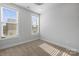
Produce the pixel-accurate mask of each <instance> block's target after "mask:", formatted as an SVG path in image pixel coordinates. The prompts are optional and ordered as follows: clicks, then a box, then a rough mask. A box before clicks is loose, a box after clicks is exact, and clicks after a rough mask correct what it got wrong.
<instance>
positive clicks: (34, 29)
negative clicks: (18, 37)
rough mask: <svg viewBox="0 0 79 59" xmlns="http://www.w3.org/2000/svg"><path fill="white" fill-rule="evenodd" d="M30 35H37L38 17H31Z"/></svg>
mask: <svg viewBox="0 0 79 59" xmlns="http://www.w3.org/2000/svg"><path fill="white" fill-rule="evenodd" d="M32 33H39V16H36V15H32Z"/></svg>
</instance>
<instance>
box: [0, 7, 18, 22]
mask: <svg viewBox="0 0 79 59" xmlns="http://www.w3.org/2000/svg"><path fill="white" fill-rule="evenodd" d="M2 21H3V22H15V21H16V11H15V10H13V9H8V8H3V20H2Z"/></svg>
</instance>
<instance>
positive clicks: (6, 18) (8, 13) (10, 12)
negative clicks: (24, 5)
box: [1, 7, 18, 38]
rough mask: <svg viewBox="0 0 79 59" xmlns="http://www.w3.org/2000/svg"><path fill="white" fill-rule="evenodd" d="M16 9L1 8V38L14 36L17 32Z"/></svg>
mask: <svg viewBox="0 0 79 59" xmlns="http://www.w3.org/2000/svg"><path fill="white" fill-rule="evenodd" d="M17 20H18V19H17V11H16V10H14V9H10V8H5V7H2V8H1V38H7V37H12V36H16V35H17V32H18V28H17V27H18V26H17V25H18V21H17Z"/></svg>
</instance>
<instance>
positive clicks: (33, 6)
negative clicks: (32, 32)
mask: <svg viewBox="0 0 79 59" xmlns="http://www.w3.org/2000/svg"><path fill="white" fill-rule="evenodd" d="M16 5H19V6H21V7H24V8H26V9H29V10H32V11H34V12H36V13H40V14H42V13H43V12H44V11H45V10H46V9H49V8H50V7H51V6H52V3H43V4H42V5H36V4H35V3H16Z"/></svg>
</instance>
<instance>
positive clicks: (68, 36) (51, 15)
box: [40, 3, 79, 51]
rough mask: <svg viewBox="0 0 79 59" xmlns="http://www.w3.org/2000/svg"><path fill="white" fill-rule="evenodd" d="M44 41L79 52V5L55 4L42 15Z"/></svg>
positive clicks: (41, 30)
mask: <svg viewBox="0 0 79 59" xmlns="http://www.w3.org/2000/svg"><path fill="white" fill-rule="evenodd" d="M40 35H41V39H42V40H46V41H48V42H51V43H54V44H57V45H59V46H62V47H65V48H68V49H72V50H74V51H79V4H74V3H71V4H68V3H63V4H61V3H60V4H54V5H52V6H51V8H49V9H47V10H45V11H44V13H43V14H41V15H40Z"/></svg>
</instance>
